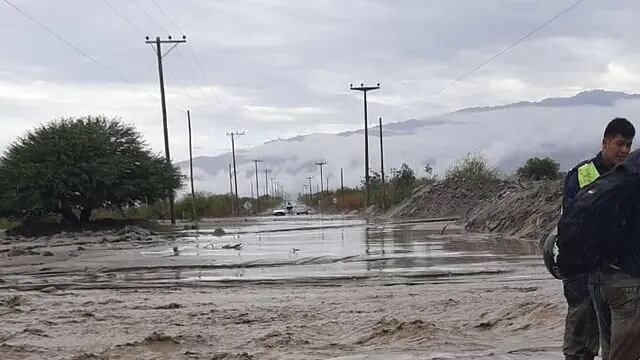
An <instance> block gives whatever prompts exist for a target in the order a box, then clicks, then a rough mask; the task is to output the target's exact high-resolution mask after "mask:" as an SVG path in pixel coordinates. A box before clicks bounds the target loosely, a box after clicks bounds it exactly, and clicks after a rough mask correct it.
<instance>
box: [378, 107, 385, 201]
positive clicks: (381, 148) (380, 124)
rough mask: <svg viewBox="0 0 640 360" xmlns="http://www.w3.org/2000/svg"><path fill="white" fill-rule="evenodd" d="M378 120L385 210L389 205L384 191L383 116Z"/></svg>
mask: <svg viewBox="0 0 640 360" xmlns="http://www.w3.org/2000/svg"><path fill="white" fill-rule="evenodd" d="M378 120H379V124H378V127H379V128H380V176H381V180H382V210H384V209H385V208H386V207H387V206H386V205H387V204H386V199H385V189H384V148H383V147H382V116H381V117H380V118H379V119H378Z"/></svg>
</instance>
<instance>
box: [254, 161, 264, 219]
mask: <svg viewBox="0 0 640 360" xmlns="http://www.w3.org/2000/svg"><path fill="white" fill-rule="evenodd" d="M260 162H262V160H257V159H254V160H253V163H254V164H255V165H256V214H257V213H259V212H260V185H259V184H258V163H260Z"/></svg>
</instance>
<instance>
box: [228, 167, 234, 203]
mask: <svg viewBox="0 0 640 360" xmlns="http://www.w3.org/2000/svg"><path fill="white" fill-rule="evenodd" d="M229 195H230V196H231V214H232V215H233V214H235V206H233V203H234V201H233V199H234V198H233V175H232V174H231V164H229Z"/></svg>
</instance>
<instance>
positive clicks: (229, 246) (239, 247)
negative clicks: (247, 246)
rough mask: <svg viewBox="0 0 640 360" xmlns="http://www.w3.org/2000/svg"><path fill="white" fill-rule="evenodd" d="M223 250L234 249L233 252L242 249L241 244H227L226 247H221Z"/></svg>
mask: <svg viewBox="0 0 640 360" xmlns="http://www.w3.org/2000/svg"><path fill="white" fill-rule="evenodd" d="M222 248H223V249H234V250H240V249H242V244H233V245H232V244H227V245H222Z"/></svg>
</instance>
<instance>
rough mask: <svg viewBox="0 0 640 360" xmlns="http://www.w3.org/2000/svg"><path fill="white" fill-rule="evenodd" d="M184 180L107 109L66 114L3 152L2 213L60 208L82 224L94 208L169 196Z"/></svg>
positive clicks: (67, 218) (36, 213)
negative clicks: (89, 113)
mask: <svg viewBox="0 0 640 360" xmlns="http://www.w3.org/2000/svg"><path fill="white" fill-rule="evenodd" d="M182 181H183V177H182V175H181V174H180V170H179V169H178V168H177V167H175V166H173V165H171V164H169V163H167V161H166V160H165V159H164V157H162V156H160V155H157V154H153V153H152V152H151V151H150V150H149V149H148V148H147V146H146V144H145V142H144V141H143V139H142V137H141V135H140V134H139V133H138V132H137V131H136V130H135V128H134V127H133V126H130V125H127V124H124V123H122V122H121V121H120V120H118V119H114V118H106V117H104V116H86V117H81V118H64V119H60V120H56V121H53V122H50V123H48V124H45V125H42V126H40V127H38V128H36V129H35V130H33V131H30V132H28V133H27V134H26V135H24V136H23V137H21V138H18V139H17V140H16V141H15V142H14V143H13V144H11V145H10V146H9V147H8V149H7V150H6V152H5V153H4V154H3V156H2V157H0V216H9V217H13V218H27V217H30V216H42V215H46V214H51V213H57V214H60V215H61V216H62V219H63V221H64V222H65V223H67V224H72V225H79V224H84V223H86V222H88V221H89V219H90V217H91V213H92V211H93V210H94V209H98V208H121V207H124V206H134V205H138V204H142V203H152V202H154V201H156V200H160V199H164V198H166V197H167V196H168V195H169V194H170V193H171V192H172V191H175V190H177V189H179V188H180V187H181V186H182Z"/></svg>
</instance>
